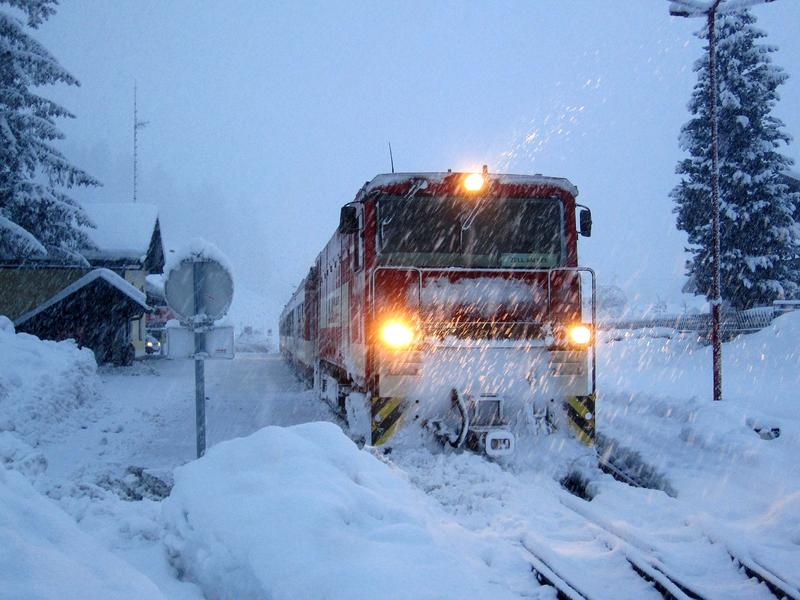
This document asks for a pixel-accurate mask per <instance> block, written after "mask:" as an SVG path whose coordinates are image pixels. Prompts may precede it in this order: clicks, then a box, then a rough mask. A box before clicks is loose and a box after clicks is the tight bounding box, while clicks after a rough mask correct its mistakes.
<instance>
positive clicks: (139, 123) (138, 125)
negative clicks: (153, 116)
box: [133, 81, 147, 202]
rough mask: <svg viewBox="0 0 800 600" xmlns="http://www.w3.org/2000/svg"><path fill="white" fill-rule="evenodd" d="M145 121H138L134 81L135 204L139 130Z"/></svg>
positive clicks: (134, 198) (134, 83) (134, 197)
mask: <svg viewBox="0 0 800 600" xmlns="http://www.w3.org/2000/svg"><path fill="white" fill-rule="evenodd" d="M146 125H147V121H140V120H139V112H138V109H137V106H136V81H134V82H133V201H134V202H136V183H137V182H136V180H137V178H138V173H139V130H140V129H144V127H145V126H146Z"/></svg>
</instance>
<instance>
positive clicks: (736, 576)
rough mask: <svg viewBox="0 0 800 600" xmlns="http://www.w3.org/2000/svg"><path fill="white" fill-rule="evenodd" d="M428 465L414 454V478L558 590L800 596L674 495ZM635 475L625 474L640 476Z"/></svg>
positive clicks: (586, 594)
mask: <svg viewBox="0 0 800 600" xmlns="http://www.w3.org/2000/svg"><path fill="white" fill-rule="evenodd" d="M409 466H410V465H408V464H406V468H408V467H409ZM430 467H431V464H430V463H427V462H426V461H424V462H421V463H418V464H416V465H415V468H414V469H413V470H414V471H415V473H416V477H414V476H413V475H412V479H416V480H417V483H418V484H421V487H422V488H423V489H424V490H425V491H426V493H430V494H431V495H433V496H434V497H436V498H437V499H439V501H440V502H442V504H443V506H444V507H445V508H447V509H449V510H450V511H451V512H452V513H453V514H454V516H456V517H457V518H458V520H459V521H461V522H462V524H463V525H465V526H466V527H467V528H469V529H477V530H478V531H481V532H486V533H488V532H491V534H492V536H493V537H495V538H496V539H497V541H498V542H499V543H501V544H509V547H508V550H509V551H512V549H515V550H513V551H514V552H515V555H516V556H517V558H518V559H519V560H520V565H528V566H529V569H530V571H531V573H532V574H533V576H534V577H535V579H536V581H538V582H539V583H540V584H541V585H546V586H550V587H552V588H553V589H554V590H555V592H556V595H557V597H558V598H560V599H567V600H605V599H607V598H613V599H614V600H617V599H621V598H635V599H636V600H640V599H644V598H648V597H652V598H666V599H671V600H672V599H674V600H716V599H724V600H734V599H742V600H757V599H759V598H761V599H766V600H771V599H772V598H786V599H788V600H800V592H799V591H798V589H797V585H796V582H794V581H793V580H792V578H787V577H783V576H781V574H780V570H779V569H775V568H770V567H769V566H768V565H765V564H763V562H758V561H756V560H754V559H752V558H747V555H746V554H745V555H743V553H742V551H741V550H738V549H737V550H736V552H733V551H732V550H733V547H732V546H731V545H727V544H725V543H724V541H723V540H718V539H713V538H711V537H710V536H709V535H707V534H706V533H705V532H704V531H702V530H701V529H700V528H698V527H696V526H694V525H691V524H690V519H689V518H688V516H687V515H686V514H685V511H683V510H681V507H680V505H679V504H676V503H675V502H674V501H673V500H670V499H669V498H668V497H667V496H661V495H660V494H658V495H656V497H653V498H652V500H653V503H652V504H651V505H650V506H649V507H645V506H641V507H637V506H636V504H635V503H637V502H645V503H648V501H647V500H645V498H644V497H643V496H641V494H639V493H635V492H634V491H633V490H630V488H629V486H628V485H625V486H623V487H624V488H625V489H628V490H630V491H629V492H627V493H626V492H624V491H623V492H622V493H616V494H610V495H608V496H607V497H608V500H611V502H609V501H608V500H604V501H603V502H601V503H600V504H597V502H598V501H600V498H604V497H606V494H604V493H601V495H600V496H597V497H596V498H595V500H593V501H591V502H588V501H586V500H582V499H580V498H578V497H575V496H573V495H570V494H568V493H567V492H566V491H564V490H563V489H555V490H553V489H551V488H549V487H548V486H547V485H546V484H545V483H544V481H543V480H542V479H541V478H540V477H539V476H537V475H535V474H531V476H526V475H525V474H524V473H514V472H511V471H509V470H506V469H503V468H499V467H498V466H497V465H493V464H491V463H488V462H486V461H483V460H478V459H477V457H476V459H475V460H474V461H473V460H470V459H467V458H465V457H464V456H462V457H460V458H458V457H453V460H452V462H451V461H450V460H438V461H437V462H436V469H435V470H432V469H431V468H430ZM616 479H618V480H622V481H625V478H624V477H617V478H616ZM630 479H631V480H632V481H626V483H627V484H630V485H634V486H635V485H636V481H635V479H634V478H630ZM606 481H607V484H606V485H611V486H612V487H616V486H617V485H619V486H621V485H622V484H620V483H617V484H614V483H613V482H611V481H610V479H608V480H606ZM620 490H622V488H620ZM484 498H485V499H486V500H487V503H483V501H482V499H484ZM465 500H466V501H467V504H466V506H465V505H464V504H463V502H464V501H465ZM662 505H663V506H662ZM623 511H632V512H631V514H627V513H625V512H623ZM476 516H477V517H478V518H475V517H476ZM523 581H524V580H523Z"/></svg>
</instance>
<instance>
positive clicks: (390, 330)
mask: <svg viewBox="0 0 800 600" xmlns="http://www.w3.org/2000/svg"><path fill="white" fill-rule="evenodd" d="M381 339H382V340H383V343H384V344H386V345H387V346H389V347H390V348H395V349H398V350H399V349H401V348H406V347H408V346H410V345H411V342H413V341H414V330H413V329H412V328H411V327H409V326H408V325H406V324H405V323H402V322H400V321H388V322H387V323H385V324H384V325H383V327H381Z"/></svg>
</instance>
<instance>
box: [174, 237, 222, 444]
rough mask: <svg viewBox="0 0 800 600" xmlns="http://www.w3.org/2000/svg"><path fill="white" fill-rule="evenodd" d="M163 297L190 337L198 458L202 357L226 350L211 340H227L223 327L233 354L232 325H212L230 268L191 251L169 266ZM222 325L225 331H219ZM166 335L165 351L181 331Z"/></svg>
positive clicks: (202, 428) (202, 423) (202, 426)
mask: <svg viewBox="0 0 800 600" xmlns="http://www.w3.org/2000/svg"><path fill="white" fill-rule="evenodd" d="M164 297H165V298H166V300H167V304H168V305H169V307H170V308H171V309H172V310H173V311H174V312H175V313H177V315H178V316H179V317H180V318H181V320H182V321H183V322H184V324H185V325H188V327H183V328H182V329H183V330H184V332H185V335H184V340H185V341H188V340H186V337H187V336H188V338H189V339H192V338H193V340H194V352H193V353H192V354H191V356H192V357H193V358H194V388H195V389H194V406H195V428H196V431H197V458H200V457H201V456H203V454H205V452H206V378H205V365H204V363H203V361H204V360H205V359H206V358H212V357H213V358H216V357H220V356H222V355H224V354H227V353H228V352H227V350H228V348H227V346H226V345H225V344H218V343H215V339H218V340H222V339H224V340H225V341H227V339H228V333H227V330H230V339H231V343H230V357H229V358H233V328H218V327H214V321H216V320H217V319H221V318H222V317H223V316H225V313H227V312H228V309H229V308H230V306H231V301H232V300H233V279H232V278H231V274H230V271H228V269H226V268H225V267H224V266H222V264H221V263H220V262H218V261H216V260H213V259H211V258H208V257H207V256H203V255H202V253H191V254H190V255H189V256H187V257H186V258H184V259H183V260H181V262H180V263H178V266H177V267H175V268H173V269H170V271H169V273H168V274H167V280H166V281H165V282H164ZM223 329H224V330H226V331H225V332H222V331H221V330H223ZM167 336H168V337H167V340H168V352H169V346H172V345H173V344H174V345H176V346H177V345H179V338H180V337H181V333H180V332H177V331H176V332H175V333H173V334H172V340H170V333H169V329H168V330H167ZM170 341H172V344H170V343H169V342H170ZM217 350H219V352H217ZM187 354H188V352H187Z"/></svg>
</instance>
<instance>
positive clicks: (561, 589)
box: [521, 541, 710, 600]
mask: <svg viewBox="0 0 800 600" xmlns="http://www.w3.org/2000/svg"><path fill="white" fill-rule="evenodd" d="M604 543H605V545H606V547H607V548H608V549H609V550H610V551H620V548H619V546H617V547H615V546H613V545H612V544H610V543H608V542H607V541H604ZM521 545H522V548H523V549H524V550H525V552H526V553H527V554H528V555H529V560H530V563H531V571H532V572H533V574H534V576H535V577H536V580H537V581H538V582H539V583H540V584H542V585H549V586H551V587H553V588H555V590H556V596H557V597H558V598H559V599H560V600H598V599H599V600H603V599H604V598H606V596H601V595H599V594H597V593H591V592H587V591H585V590H584V589H582V588H583V586H582V585H581V584H579V583H576V582H575V581H574V580H573V579H571V578H570V577H568V576H567V575H565V574H564V571H563V570H560V569H559V568H557V567H554V566H553V563H552V561H546V560H545V559H543V558H542V557H541V555H540V554H539V553H538V552H537V551H536V550H534V549H533V548H531V547H530V545H529V544H526V543H525V542H524V541H522V543H521ZM622 552H623V555H624V557H625V560H626V561H627V563H628V565H629V567H630V570H631V571H632V572H633V573H635V574H636V575H637V576H638V577H640V578H641V579H642V580H643V581H644V582H646V583H647V584H648V585H650V586H652V588H653V590H654V591H655V592H658V593H659V594H660V595H661V596H662V598H665V599H666V600H710V597H707V596H704V595H702V594H700V593H699V592H697V591H695V590H693V589H691V588H690V587H689V586H687V585H686V584H684V583H682V582H681V579H680V577H678V576H677V575H675V574H673V573H671V572H670V571H669V569H667V568H665V567H664V565H663V564H659V562H658V561H656V560H653V559H652V558H651V557H646V556H644V555H642V554H641V553H639V552H636V551H634V550H633V549H632V548H630V547H628V548H626V549H625V550H623V551H622ZM621 595H622V593H621ZM631 597H632V596H631Z"/></svg>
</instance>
